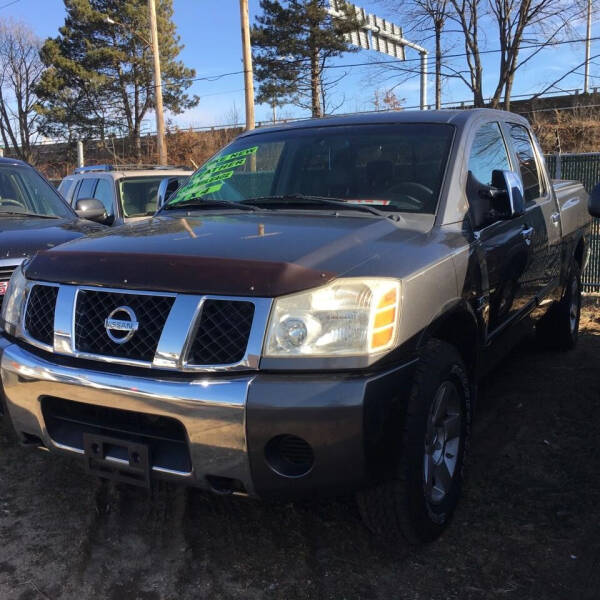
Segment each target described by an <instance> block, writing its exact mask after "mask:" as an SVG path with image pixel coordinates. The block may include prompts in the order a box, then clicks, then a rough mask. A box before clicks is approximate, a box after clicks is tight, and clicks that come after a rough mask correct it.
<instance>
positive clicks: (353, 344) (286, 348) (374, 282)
mask: <svg viewBox="0 0 600 600" xmlns="http://www.w3.org/2000/svg"><path fill="white" fill-rule="evenodd" d="M399 310H400V282H399V281H398V280H396V279H384V278H380V279H350V278H348V279H337V280H336V281H333V282H332V283H330V284H328V285H326V286H324V287H321V288H317V289H314V290H309V291H307V292H301V293H299V294H293V295H291V296H283V297H281V298H277V299H276V300H275V302H274V304H273V310H272V312H271V318H270V320H269V326H268V329H267V342H266V347H265V356H270V357H285V356H359V355H370V354H377V353H380V352H384V351H386V350H389V349H391V348H392V347H393V346H394V345H395V344H396V337H397V336H396V334H397V329H398V326H397V324H398V316H399Z"/></svg>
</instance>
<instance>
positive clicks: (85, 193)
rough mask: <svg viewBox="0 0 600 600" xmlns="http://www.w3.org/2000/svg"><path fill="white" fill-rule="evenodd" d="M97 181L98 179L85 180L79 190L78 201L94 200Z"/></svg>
mask: <svg viewBox="0 0 600 600" xmlns="http://www.w3.org/2000/svg"><path fill="white" fill-rule="evenodd" d="M97 181H98V180H97V179H83V180H82V181H81V185H80V186H79V190H78V191H77V200H81V199H82V198H93V197H94V189H95V188H96V182H97Z"/></svg>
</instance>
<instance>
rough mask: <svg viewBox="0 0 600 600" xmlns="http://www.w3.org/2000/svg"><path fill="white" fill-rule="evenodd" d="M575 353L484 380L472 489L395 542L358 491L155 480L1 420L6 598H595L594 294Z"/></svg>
mask: <svg viewBox="0 0 600 600" xmlns="http://www.w3.org/2000/svg"><path fill="white" fill-rule="evenodd" d="M582 329H583V335H582V338H581V339H580V344H579V346H578V347H577V349H576V350H575V351H573V352H570V353H568V354H555V353H547V352H543V351H539V350H537V349H536V348H535V347H534V346H533V345H532V343H531V342H526V343H524V344H523V345H522V346H521V347H520V348H519V349H518V350H516V351H515V352H514V353H513V354H512V355H511V357H510V358H508V359H507V360H506V361H505V362H504V363H503V364H502V365H501V366H500V367H499V369H498V370H497V371H496V372H495V373H494V375H493V376H492V377H491V378H489V379H488V380H487V381H486V382H485V385H484V393H483V402H482V406H481V409H480V412H479V415H478V419H477V422H476V426H475V430H474V439H473V444H472V453H471V456H470V469H469V479H468V483H467V486H466V496H465V498H464V501H463V502H462V504H461V506H460V509H459V511H458V513H457V515H456V517H455V520H454V522H453V524H452V526H451V527H450V529H449V530H448V532H447V533H446V534H445V536H444V537H443V538H442V539H441V540H439V541H438V542H437V543H436V544H434V545H431V546H429V547H425V548H420V549H411V548H407V547H403V546H399V547H396V548H390V547H388V546H385V545H383V544H381V543H379V542H378V541H376V540H375V539H373V538H372V537H371V535H370V534H369V533H368V532H367V531H366V530H365V528H364V527H363V526H362V524H361V522H360V519H359V516H358V514H357V512H356V509H355V507H354V504H353V502H352V501H351V500H346V501H335V502H328V503H320V504H317V505H285V506H266V505H262V504H260V503H258V502H255V501H250V500H244V499H223V498H215V497H211V496H208V495H205V494H203V493H200V492H198V491H195V490H186V489H183V488H176V487H168V486H161V487H159V488H156V489H155V490H153V492H152V494H151V495H149V494H148V493H146V492H145V491H143V490H141V489H136V488H127V487H115V486H113V485H109V484H105V483H102V482H100V481H98V480H96V479H93V478H90V477H88V476H86V475H84V474H83V473H82V468H81V467H80V466H79V464H78V463H76V462H72V461H70V460H68V459H62V458H61V459H57V458H56V457H54V456H49V455H48V454H45V453H42V452H39V451H34V450H28V449H25V448H21V447H17V446H14V445H13V444H11V443H10V436H9V434H8V431H7V428H6V427H5V426H4V425H2V426H0V598H2V599H5V598H10V599H12V598H15V599H20V600H26V599H32V600H33V599H42V600H48V599H53V600H54V599H59V598H60V599H67V598H68V599H81V598H110V599H114V600H117V599H119V600H120V599H125V598H126V599H133V598H139V599H143V600H155V599H156V600H158V599H162V598H165V599H166V598H169V599H171V598H172V599H175V598H177V599H179V598H211V599H213V598H214V599H218V598H234V599H237V598H239V599H241V598H243V599H263V598H264V599H266V598H285V599H286V600H287V599H290V600H293V599H313V598H314V599H317V598H318V599H329V598H331V599H336V600H338V599H355V598H364V599H375V598H381V599H385V600H388V599H445V598H461V599H467V598H516V599H519V600H523V599H528V598H531V599H534V598H535V599H542V600H545V599H561V600H562V599H569V600H578V599H579V600H583V599H590V600H591V599H595V600H596V599H598V598H600V402H599V398H600V369H599V366H600V309H597V308H596V309H590V308H588V309H587V310H586V311H585V314H584V318H583V319H582Z"/></svg>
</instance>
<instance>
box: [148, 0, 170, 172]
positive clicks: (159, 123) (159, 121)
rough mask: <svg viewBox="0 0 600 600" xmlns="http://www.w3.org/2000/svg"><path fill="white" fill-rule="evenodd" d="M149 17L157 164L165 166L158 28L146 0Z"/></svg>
mask: <svg viewBox="0 0 600 600" xmlns="http://www.w3.org/2000/svg"><path fill="white" fill-rule="evenodd" d="M148 14H149V16H150V39H151V40H152V57H153V60H154V98H155V104H156V106H155V112H156V141H157V146H158V162H159V164H161V165H166V164H167V144H166V142H165V115H164V113H163V97H162V80H161V75H160V54H159V52H158V28H157V26H156V5H155V3H154V0H148Z"/></svg>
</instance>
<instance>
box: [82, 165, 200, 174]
mask: <svg viewBox="0 0 600 600" xmlns="http://www.w3.org/2000/svg"><path fill="white" fill-rule="evenodd" d="M171 169H181V170H183V171H191V170H192V168H191V167H188V166H187V165H89V166H87V167H77V168H76V169H75V171H74V173H90V172H94V171H168V170H171Z"/></svg>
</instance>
